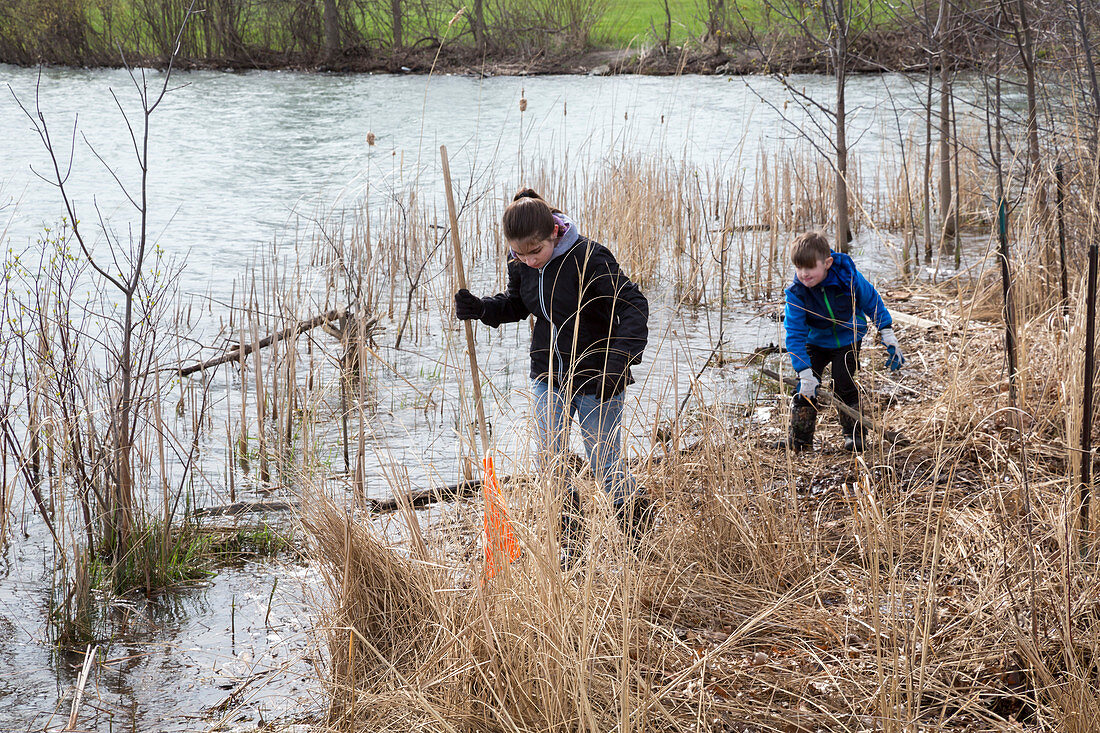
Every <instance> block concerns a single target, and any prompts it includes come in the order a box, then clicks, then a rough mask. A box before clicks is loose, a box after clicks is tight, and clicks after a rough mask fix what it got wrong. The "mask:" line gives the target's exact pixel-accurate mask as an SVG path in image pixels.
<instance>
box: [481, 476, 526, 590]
mask: <svg viewBox="0 0 1100 733" xmlns="http://www.w3.org/2000/svg"><path fill="white" fill-rule="evenodd" d="M484 466H485V479H484V480H483V481H482V482H481V488H482V492H483V495H484V498H485V576H486V577H487V578H492V577H493V576H494V575H496V573H497V571H498V570H500V569H501V568H502V567H503V564H501V563H502V561H503V560H507V561H508V562H509V563H511V562H512V561H513V560H515V559H516V558H518V557H519V546H518V545H517V544H516V536H515V534H513V533H512V523H511V522H510V521H509V520H508V509H507V507H505V506H504V497H503V496H501V495H500V486H498V485H497V472H496V470H495V469H494V468H493V457H492V456H490V455H487V456H485V462H484ZM498 565H499V567H498Z"/></svg>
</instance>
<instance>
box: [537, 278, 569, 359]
mask: <svg viewBox="0 0 1100 733" xmlns="http://www.w3.org/2000/svg"><path fill="white" fill-rule="evenodd" d="M549 264H550V263H549V262H547V263H546V265H549ZM546 265H543V266H542V267H540V268H539V308H541V309H542V315H543V317H544V318H545V319H546V322H547V323H549V324H550V344H551V347H550V348H551V349H552V350H553V352H554V356H556V357H557V359H558V374H559V375H560V374H564V373H565V363H564V362H563V361H562V358H561V351H559V350H558V327H557V326H555V325H554V320H553V319H552V318H550V314H549V313H548V312H547V311H546V299H545V298H544V297H543V292H544V288H543V284H542V283H543V280H542V275H543V272H544V271H545V270H546ZM558 378H559V379H560V378H561V377H560V376H559V377H558Z"/></svg>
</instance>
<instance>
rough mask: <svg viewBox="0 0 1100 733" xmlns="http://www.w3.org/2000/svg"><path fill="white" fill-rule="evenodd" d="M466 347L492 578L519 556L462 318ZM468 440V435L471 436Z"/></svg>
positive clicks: (447, 169) (442, 149)
mask: <svg viewBox="0 0 1100 733" xmlns="http://www.w3.org/2000/svg"><path fill="white" fill-rule="evenodd" d="M439 155H440V158H441V160H442V163H443V184H444V187H445V188H446V191H447V213H448V214H449V215H450V219H451V244H453V245H454V262H455V279H456V280H457V281H458V287H459V288H460V289H465V288H466V269H465V267H464V266H463V264H462V245H461V244H460V242H459V238H458V213H457V211H456V209H455V200H454V193H453V192H452V189H451V166H450V163H449V162H448V160H447V146H446V145H440V146H439ZM465 326H466V351H467V352H468V353H469V355H470V377H471V379H473V383H474V405H475V407H476V409H477V427H478V430H479V431H480V433H481V450H482V455H483V466H482V467H483V470H484V480H483V481H482V483H481V487H482V494H483V495H484V497H485V564H486V568H485V574H486V577H487V578H492V577H493V575H494V574H495V573H496V572H497V570H498V569H500V567H503V565H504V564H505V561H507V562H512V561H513V560H515V559H516V558H517V557H519V547H518V546H517V545H516V539H515V536H514V535H513V533H512V525H511V524H510V523H509V522H508V513H507V510H506V508H505V506H504V497H502V496H501V495H500V489H499V487H498V484H497V478H496V471H495V469H494V467H493V457H492V455H491V454H490V453H489V430H488V427H487V425H486V423H485V405H484V403H483V402H482V400H481V373H480V372H479V371H478V368H477V351H476V345H475V343H474V324H473V323H472V322H471V321H465ZM471 442H473V440H472V436H471Z"/></svg>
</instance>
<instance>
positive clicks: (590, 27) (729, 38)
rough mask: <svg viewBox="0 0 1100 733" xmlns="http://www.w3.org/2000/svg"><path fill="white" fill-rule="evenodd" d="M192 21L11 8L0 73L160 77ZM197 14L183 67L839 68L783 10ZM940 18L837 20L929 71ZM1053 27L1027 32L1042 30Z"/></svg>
mask: <svg viewBox="0 0 1100 733" xmlns="http://www.w3.org/2000/svg"><path fill="white" fill-rule="evenodd" d="M188 5H189V3H188V2H186V1H185V0H95V1H92V0H82V1H81V2H69V1H68V0H12V1H11V2H8V3H5V4H4V6H3V7H0V63H13V64H20V65H31V64H37V63H46V64H61V65H69V66H104V65H106V66H117V65H118V64H119V63H120V55H123V56H125V57H126V58H127V59H128V60H129V62H130V63H131V64H138V65H145V64H148V65H162V64H164V63H166V62H167V60H168V58H169V57H170V56H171V55H172V54H173V52H174V51H176V50H177V49H176V46H175V45H174V43H175V38H176V31H177V29H178V28H179V27H180V25H181V24H182V22H183V19H184V18H185V17H186V15H187V10H188ZM845 5H846V4H844V3H841V6H840V7H842V8H844V7H845ZM953 6H954V7H955V8H956V10H955V11H953V17H954V21H953V25H954V26H955V29H954V30H953V31H952V33H951V36H952V37H953V38H954V39H955V41H954V45H955V46H956V48H957V50H959V51H961V50H963V49H964V48H968V49H969V50H970V51H971V52H972V53H979V52H981V51H982V50H983V48H984V46H985V43H984V41H985V35H986V30H987V28H986V27H987V26H988V25H990V23H991V19H992V18H993V17H994V16H995V15H996V13H997V10H996V8H995V7H986V6H985V5H982V4H978V3H969V4H967V3H964V4H953ZM197 10H198V12H197V14H196V16H195V18H194V20H193V22H191V23H190V24H188V27H187V29H186V31H185V33H184V34H183V35H182V36H181V37H180V39H179V47H178V53H177V54H176V56H177V58H176V63H177V64H178V65H181V66H183V67H210V68H227V67H228V68H234V69H275V68H295V69H326V70H337V71H390V72H398V71H402V70H406V71H416V72H427V71H429V70H430V69H436V70H440V71H444V70H446V71H460V72H467V73H548V72H554V73H576V72H585V71H589V70H592V69H594V68H598V69H602V70H605V71H612V72H615V71H623V72H641V73H658V74H668V73H679V72H683V71H685V70H686V71H699V72H704V73H711V72H713V71H715V70H716V69H719V68H720V69H721V70H722V71H724V72H726V73H747V72H761V71H768V70H783V71H819V72H821V71H826V70H827V69H828V68H829V67H830V61H829V58H828V57H827V55H826V54H823V53H822V51H823V49H822V48H819V47H816V46H813V47H808V46H807V45H806V40H807V37H808V36H813V35H827V33H828V29H829V27H830V26H831V24H832V22H831V21H830V20H829V19H828V18H827V17H826V15H825V14H823V13H821V12H819V11H817V10H814V9H813V8H811V7H810V6H809V5H803V4H801V3H788V2H786V1H785V0H753V1H752V2H749V3H736V4H735V3H729V2H728V1H727V0H702V1H701V2H696V1H695V0H633V1H632V2H610V1H609V0H600V1H599V2H578V1H576V0H568V1H567V2H560V1H554V2H546V1H544V0H475V1H474V2H473V3H461V2H457V1H456V0H417V1H416V2H412V1H411V0H391V1H390V2H386V3H377V2H370V1H368V0H264V1H263V2H259V1H257V0H218V2H211V3H206V4H205V5H203V7H201V8H197ZM938 12H939V11H938V10H937V9H936V8H933V9H932V10H929V9H928V8H927V7H926V6H925V5H921V4H919V3H915V4H906V3H901V4H900V5H899V4H889V3H881V2H877V1H871V2H861V3H854V4H852V5H850V6H848V7H847V8H846V9H845V10H844V13H845V14H846V15H848V16H849V17H850V24H851V25H852V27H853V29H856V30H858V31H860V33H859V38H857V39H855V40H854V43H853V46H852V50H853V51H855V52H856V54H855V55H856V56H857V57H858V58H860V59H861V65H862V67H864V68H866V69H867V70H881V69H895V70H904V69H911V68H916V67H918V66H920V65H921V64H923V63H926V61H927V59H926V56H927V54H926V52H925V50H924V48H923V47H922V46H921V44H920V43H919V37H920V36H923V35H926V33H924V29H926V28H931V27H932V26H934V25H936V18H937V13H938ZM1086 12H1088V13H1089V14H1091V12H1092V11H1091V10H1088V11H1086ZM1045 15H1046V14H1036V17H1035V18H1034V22H1036V23H1039V24H1044V23H1045V21H1046V18H1045ZM1050 22H1051V23H1054V22H1055V20H1054V19H1051V20H1050ZM914 34H916V35H914ZM1040 42H1042V41H1041V38H1040Z"/></svg>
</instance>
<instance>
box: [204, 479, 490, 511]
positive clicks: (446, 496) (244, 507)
mask: <svg viewBox="0 0 1100 733" xmlns="http://www.w3.org/2000/svg"><path fill="white" fill-rule="evenodd" d="M511 480H512V479H511V477H510V476H505V477H503V478H502V479H501V483H502V484H507V483H511ZM479 491H481V481H480V480H472V481H460V482H458V483H457V484H450V485H448V486H438V487H435V488H431V489H420V490H417V491H410V492H409V494H408V499H409V503H410V504H412V505H413V506H414V507H421V506H427V505H428V504H434V503H435V502H437V501H450V500H451V499H458V498H462V497H467V496H476V495H477V493H478V492H479ZM400 506H401V505H400V503H399V502H398V500H397V499H396V498H392V499H367V501H366V507H367V509H369V510H370V511H372V512H378V513H379V514H387V513H390V512H396V511H397V510H398V509H399V508H400ZM300 507H301V504H300V503H299V502H296V501H235V502H233V503H232V504H222V505H220V506H210V507H202V508H200V509H196V510H195V511H194V516H196V517H239V516H241V515H242V514H258V513H261V512H285V511H289V510H291V509H298V508H300Z"/></svg>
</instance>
